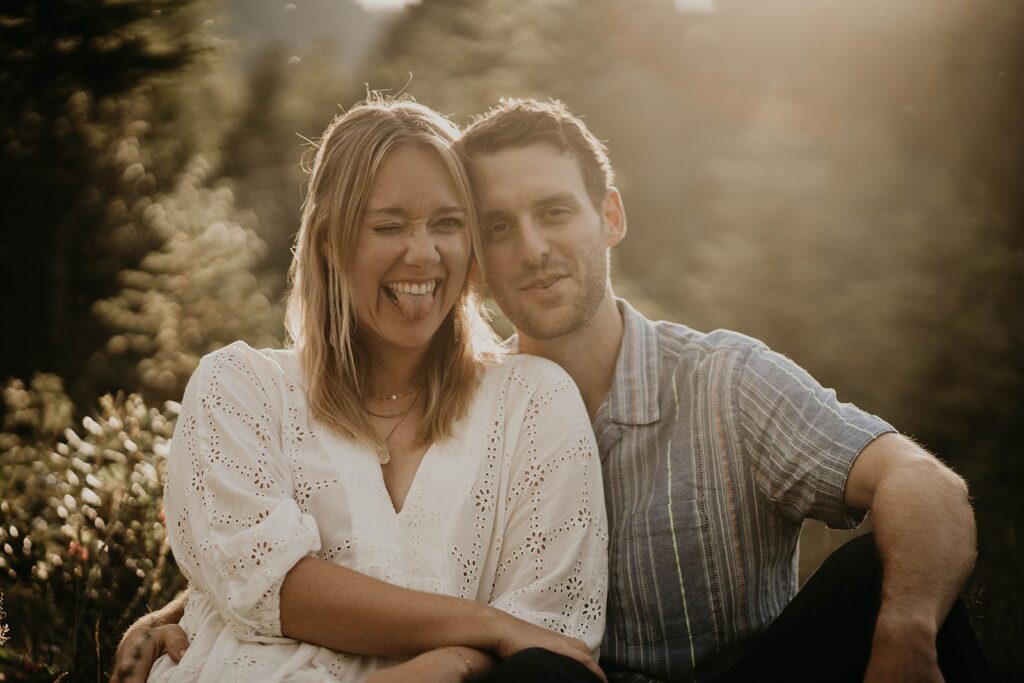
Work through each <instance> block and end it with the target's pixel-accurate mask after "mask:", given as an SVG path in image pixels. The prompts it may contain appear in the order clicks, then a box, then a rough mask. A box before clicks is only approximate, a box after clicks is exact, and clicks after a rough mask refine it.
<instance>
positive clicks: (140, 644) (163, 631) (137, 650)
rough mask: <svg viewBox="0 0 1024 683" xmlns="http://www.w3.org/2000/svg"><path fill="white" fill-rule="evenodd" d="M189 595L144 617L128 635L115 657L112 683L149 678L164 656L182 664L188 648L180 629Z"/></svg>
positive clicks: (131, 628) (129, 629)
mask: <svg viewBox="0 0 1024 683" xmlns="http://www.w3.org/2000/svg"><path fill="white" fill-rule="evenodd" d="M187 599H188V591H187V590H186V591H184V592H182V593H181V594H180V595H178V596H177V597H176V598H174V600H171V601H170V602H169V603H167V604H166V605H164V606H163V607H162V608H161V609H159V610H157V611H156V612H150V613H149V614H147V615H146V616H144V617H142V618H141V619H139V620H138V621H136V622H135V623H134V624H132V625H131V626H130V627H128V630H127V631H126V632H125V634H124V637H123V638H121V642H120V644H118V646H117V654H115V655H114V674H113V675H112V676H111V677H110V682H111V683H136V682H140V683H141V682H142V681H145V680H146V679H147V678H148V677H149V670H150V669H152V668H153V662H155V661H156V660H157V659H158V658H159V657H160V656H161V655H163V654H167V655H170V657H171V659H173V660H174V662H175V663H177V662H179V661H181V657H182V655H184V654H185V650H186V648H188V638H186V637H185V631H183V630H182V629H181V627H180V626H178V622H179V621H181V617H182V615H183V614H184V613H185V601H186V600H187Z"/></svg>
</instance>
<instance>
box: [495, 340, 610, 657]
mask: <svg viewBox="0 0 1024 683" xmlns="http://www.w3.org/2000/svg"><path fill="white" fill-rule="evenodd" d="M533 360H538V359H533ZM516 426H517V427H518V436H517V438H516V439H515V440H514V441H512V440H510V441H509V442H508V443H509V444H512V445H511V447H512V448H514V453H513V454H512V458H511V467H510V470H509V480H508V481H509V486H508V488H507V493H506V499H505V501H504V509H505V514H504V528H503V534H502V540H501V551H500V553H499V558H498V566H497V568H496V569H497V571H496V573H495V582H494V587H493V591H492V595H491V600H490V604H491V605H492V606H494V607H497V608H499V609H502V610H504V611H506V612H508V613H510V614H512V615H514V616H517V617H520V618H522V619H525V620H526V621H529V622H531V623H534V624H537V625H538V626H543V627H545V628H548V629H550V630H553V631H557V632H560V633H564V634H566V635H568V636H571V637H574V638H579V639H580V640H582V641H583V642H585V643H586V644H587V646H588V647H589V648H590V649H591V650H593V651H595V652H596V650H597V648H598V645H599V644H600V642H601V638H602V636H603V634H604V622H605V599H606V595H607V590H608V531H607V519H606V513H605V508H604V489H603V487H602V483H601V463H600V460H599V459H598V456H597V446H596V443H595V441H594V433H593V431H592V429H591V427H590V419H589V417H588V416H587V411H586V407H585V406H584V405H583V400H582V398H581V397H580V394H579V391H578V389H577V388H576V385H575V384H574V383H573V382H572V380H571V379H570V378H569V376H568V375H566V374H565V372H564V371H563V370H561V368H558V367H557V366H554V365H553V364H548V363H546V362H545V367H544V369H543V372H542V374H541V376H540V377H539V380H538V382H537V383H536V385H535V387H534V389H533V391H532V394H531V396H530V398H529V402H528V403H527V406H526V413H525V418H524V419H523V421H522V423H521V425H516Z"/></svg>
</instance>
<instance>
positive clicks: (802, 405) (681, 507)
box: [151, 101, 984, 681]
mask: <svg viewBox="0 0 1024 683" xmlns="http://www.w3.org/2000/svg"><path fill="white" fill-rule="evenodd" d="M459 144H460V146H461V148H462V152H463V155H464V156H465V158H466V159H467V163H468V164H469V167H470V172H471V177H472V178H473V181H474V189H475V191H476V193H477V195H478V199H479V208H480V214H481V231H482V244H483V252H484V266H485V274H486V279H487V282H488V285H489V286H490V288H491V291H492V292H493V294H494V297H495V299H496V300H497V302H498V304H499V305H500V306H501V308H502V310H503V311H504V312H505V314H506V315H507V316H508V318H509V319H510V320H511V321H512V323H513V324H514V325H515V327H516V330H517V333H518V334H517V337H516V338H515V339H514V340H513V341H512V344H513V345H516V346H518V350H519V351H521V352H523V353H531V354H535V355H539V356H544V357H546V358H549V359H551V360H553V361H555V362H557V363H559V364H560V365H561V366H562V367H563V368H565V370H566V371H567V372H568V373H569V374H570V375H571V376H572V378H573V379H574V380H575V381H576V383H577V385H578V386H579V389H580V392H581V394H582V396H583V399H584V402H585V403H586V405H587V408H588V410H589V412H590V414H591V418H592V420H593V424H594V430H595V433H596V436H597V439H598V446H599V449H600V451H601V459H602V467H603V472H604V478H605V489H606V501H607V505H608V513H609V530H610V534H611V538H610V582H611V587H610V591H609V598H608V627H607V633H606V636H605V642H604V644H603V646H602V658H601V665H602V667H603V668H604V669H605V671H606V673H607V675H608V677H609V679H610V680H614V681H650V680H687V679H695V680H712V679H717V678H721V677H723V676H725V675H726V674H727V672H729V671H730V670H731V671H732V673H731V676H732V677H733V678H734V679H737V680H741V679H746V678H753V677H757V678H759V679H768V680H780V679H808V678H817V679H829V680H833V679H840V678H844V677H850V678H851V679H858V680H859V679H861V678H866V679H867V680H877V681H882V680H885V681H889V680H934V681H938V680H942V677H943V672H944V671H940V666H939V662H940V655H939V652H938V649H937V645H936V642H937V640H940V641H941V642H942V644H943V649H951V650H954V651H957V650H958V648H959V649H960V650H961V651H958V652H955V653H954V654H951V655H949V656H948V657H945V655H944V658H945V659H947V660H949V662H960V661H961V660H962V659H963V658H964V657H965V656H970V655H964V654H963V652H962V650H963V648H964V647H966V648H967V650H969V651H970V652H971V653H974V654H977V653H976V652H975V650H976V645H974V644H972V643H973V641H972V634H970V633H969V630H968V631H967V632H966V635H965V634H964V633H963V630H964V629H966V626H964V624H965V616H964V615H963V613H962V607H958V611H957V613H956V619H955V621H956V625H954V626H953V627H950V625H949V623H948V622H947V624H946V626H945V627H944V626H943V623H944V621H945V620H946V615H947V613H949V610H950V608H951V606H952V605H953V604H954V601H955V600H956V595H957V592H958V590H959V589H960V587H961V586H962V584H963V582H964V581H965V579H966V577H967V575H968V574H969V572H970V569H971V567H972V564H973V560H974V554H975V539H974V522H973V515H972V512H971V508H970V505H969V502H968V494H967V488H966V486H965V484H964V482H963V481H962V480H961V479H960V478H959V477H958V476H957V475H956V474H954V473H953V472H952V471H950V470H949V469H947V468H946V467H944V466H943V465H942V464H941V463H939V462H938V461H937V460H936V459H935V458H934V457H933V456H931V455H929V454H928V453H926V452H925V451H924V450H923V449H921V448H920V447H919V446H917V445H916V444H914V443H913V442H911V441H910V440H908V439H906V438H904V437H902V436H899V435H898V434H896V433H895V431H894V430H893V428H892V427H891V426H889V425H888V424H887V423H885V422H884V421H882V420H881V419H879V418H877V417H875V416H872V415H869V414H867V413H864V412H863V411H860V410H858V409H857V408H855V407H854V406H851V405H849V404H843V403H840V402H838V401H837V400H836V397H835V394H834V392H832V391H831V390H828V389H824V388H822V387H821V386H820V385H819V384H818V383H817V382H815V381H814V379H813V378H811V377H810V376H809V375H808V374H807V373H806V372H804V371H803V370H802V369H801V368H799V367H798V366H796V365H795V364H794V363H792V362H791V361H789V360H788V359H787V358H785V357H784V356H781V355H778V354H776V353H773V352H772V351H770V350H769V349H767V348H766V347H765V346H764V345H763V344H761V343H760V342H757V341H756V340H753V339H750V338H748V337H744V336H743V335H740V334H737V333H734V332H727V331H717V332H714V333H711V334H701V333H698V332H696V331H693V330H691V329H689V328H686V327H684V326H682V325H675V324H671V323H652V322H651V321H649V320H647V319H645V318H644V317H643V316H641V315H640V314H639V313H637V312H636V311H635V310H634V309H633V308H632V307H630V306H629V304H628V303H626V302H625V301H622V300H616V299H615V297H614V295H613V293H612V289H611V286H610V280H609V265H608V264H609V250H610V248H611V247H613V246H615V245H616V244H617V243H618V242H619V241H621V240H622V239H623V237H624V236H625V233H626V214H625V209H624V206H623V201H622V198H621V196H620V194H619V192H618V191H617V190H616V189H615V187H614V185H613V174H612V169H611V166H610V163H609V161H608V158H607V154H606V150H605V149H604V147H603V145H602V144H601V143H600V142H598V141H597V139H596V138H595V137H594V136H593V135H592V134H591V133H590V131H588V130H587V129H586V127H585V126H584V125H583V123H582V122H581V121H580V120H579V119H578V118H576V117H574V116H572V115H571V114H570V113H569V112H568V111H567V110H565V108H564V107H562V106H561V105H560V104H558V103H538V102H533V101H507V102H503V103H502V104H501V105H500V106H498V107H496V108H494V109H492V110H491V111H489V112H488V113H487V114H485V115H483V116H482V117H480V118H478V119H477V120H476V121H474V122H473V124H471V125H470V126H469V128H468V129H467V130H466V131H465V133H464V136H463V138H462V140H461V141H460V143H459ZM865 511H870V512H871V513H872V518H873V520H874V527H875V531H874V541H875V544H877V558H880V565H881V566H880V567H879V566H878V560H877V559H876V556H875V555H874V544H872V543H871V542H870V541H868V542H861V544H860V548H858V549H854V550H851V551H848V552H847V553H846V554H844V555H837V556H836V558H835V560H834V561H833V562H831V563H829V567H827V568H826V569H825V570H823V571H821V572H819V574H818V576H816V577H815V579H812V581H811V582H809V584H808V586H807V587H805V590H804V591H803V592H802V593H801V596H800V597H798V598H797V599H796V600H793V597H794V594H795V592H796V562H795V553H796V547H797V540H798V537H799V532H800V527H801V524H802V521H803V520H804V519H805V518H807V517H813V518H817V519H823V520H825V521H826V522H828V523H830V524H831V525H833V526H843V527H850V526H853V525H855V524H857V523H858V522H859V521H860V520H861V519H862V518H863V516H864V513H865ZM865 558H866V559H865ZM791 601H792V604H791ZM787 606H788V607H787ZM780 615H781V616H780ZM773 622H774V623H773ZM154 623H159V621H156V622H154ZM164 629H165V630H163V631H160V632H159V636H160V637H159V638H157V639H155V640H152V641H151V642H152V644H153V647H154V648H157V647H162V646H167V643H168V642H171V641H169V640H167V639H168V638H171V637H179V636H178V634H177V633H175V632H174V631H173V627H164ZM940 629H942V635H941V637H940ZM957 629H960V632H959V635H960V636H962V637H959V638H958V637H957V636H956V635H954V636H950V635H948V634H949V633H950V632H953V631H956V630H957ZM175 642H180V641H175ZM949 642H954V645H953V646H950V647H946V646H947V645H948V643H949ZM963 642H966V643H967V645H962V643H963ZM972 647H973V648H974V650H971V648H972ZM978 661H980V662H981V663H980V664H976V666H983V664H984V662H983V660H978ZM959 665H960V664H956V663H954V664H949V663H947V662H944V666H945V668H946V670H945V673H947V675H949V672H950V671H953V672H954V674H955V671H956V666H959ZM822 667H827V668H822ZM865 668H866V674H865Z"/></svg>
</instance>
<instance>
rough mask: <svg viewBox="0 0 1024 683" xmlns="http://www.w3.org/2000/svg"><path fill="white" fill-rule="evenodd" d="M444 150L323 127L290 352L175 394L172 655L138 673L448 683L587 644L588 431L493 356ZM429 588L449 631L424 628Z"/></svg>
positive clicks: (371, 104) (254, 355) (268, 353)
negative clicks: (517, 654) (177, 605)
mask: <svg viewBox="0 0 1024 683" xmlns="http://www.w3.org/2000/svg"><path fill="white" fill-rule="evenodd" d="M456 136H457V130H456V129H455V128H454V127H453V126H452V125H451V124H450V123H449V122H447V121H446V120H445V119H443V117H441V116H440V115H438V114H437V113H435V112H433V111H431V110H429V109H427V108H426V107H423V106H421V105H418V104H415V103H413V102H410V101H392V100H383V99H381V98H373V99H371V101H368V102H367V103H364V104H362V105H360V106H357V107H355V108H353V109H352V110H350V111H349V112H348V113H346V114H344V115H342V116H340V117H338V118H337V119H335V121H334V122H332V124H331V125H330V126H329V127H328V129H327V131H326V133H325V135H324V137H323V139H322V141H321V142H320V144H319V147H318V151H317V155H316V160H315V162H314V165H313V169H312V173H311V177H310V183H309V191H308V196H307V200H306V203H305V207H304V213H303V222H302V227H301V230H300V232H299V236H298V245H297V249H296V252H295V258H294V261H293V266H292V285H293V289H292V292H291V295H290V298H289V302H288V327H289V333H290V337H291V339H292V342H293V344H292V345H291V348H288V349H285V350H278V351H274V350H260V351H256V350H254V349H252V348H250V347H248V346H247V345H245V344H243V343H241V342H237V343H235V344H232V345H230V346H228V347H226V348H224V349H221V350H219V351H216V352H214V353H212V354H210V355H208V356H206V357H205V358H204V359H203V361H202V362H201V363H200V366H199V368H198V369H197V370H196V372H195V374H194V376H193V377H192V379H191V381H190V382H189V385H188V388H187V390H186V392H185V397H184V399H183V402H182V411H181V415H180V417H179V419H178V424H177V428H176V433H175V437H174V441H173V445H172V448H171V455H170V457H169V460H168V468H167V481H166V490H165V509H166V514H167V524H168V534H169V537H170V540H171V544H172V547H173V550H174V554H175V558H176V559H177V561H178V564H179V566H180V567H181V569H182V571H183V572H184V573H185V574H186V575H187V576H188V578H189V582H190V584H191V585H192V591H191V593H190V596H189V600H188V604H187V607H186V610H185V615H184V618H183V619H182V622H181V625H182V627H183V628H184V629H185V630H186V632H187V633H188V634H189V640H190V642H191V645H190V646H189V649H188V650H187V652H186V654H185V656H184V657H183V658H182V659H181V661H180V662H179V663H177V664H176V663H175V662H173V661H171V660H170V659H169V658H168V657H163V658H162V659H161V660H159V661H158V662H157V664H156V665H155V666H154V668H153V670H152V672H151V674H150V680H154V681H177V680H197V679H199V680H217V681H223V680H234V679H245V680H248V681H256V680H259V681H265V680H325V679H326V680H341V681H359V680H364V679H366V678H367V677H369V676H371V675H373V674H375V672H376V678H377V679H378V680H387V679H389V678H391V679H392V680H400V679H401V678H402V676H403V675H407V677H408V678H418V679H421V680H430V679H431V678H433V679H435V680H458V679H460V678H463V677H469V676H472V675H475V674H479V673H481V672H482V671H484V670H486V669H488V668H489V667H491V666H493V663H494V662H493V660H492V658H491V657H490V656H489V655H488V654H486V653H485V652H482V650H486V649H492V650H493V649H497V650H503V649H504V650H506V653H507V651H514V650H515V649H517V648H518V647H519V646H520V645H523V644H531V643H532V644H540V645H550V646H551V648H552V649H555V650H561V651H563V652H568V651H571V650H572V648H573V647H574V644H573V643H572V641H570V640H569V638H578V639H580V640H582V641H583V642H584V643H585V644H586V647H587V648H589V649H590V650H594V649H595V648H596V647H597V645H598V643H599V641H600V638H601V634H602V630H603V621H604V597H605V591H606V586H607V576H606V572H607V570H606V558H605V546H606V540H607V539H606V531H605V521H604V504H603V495H602V489H601V484H600V467H599V463H598V462H597V459H596V455H595V453H596V449H595V446H594V442H593V435H592V433H591V431H590V423H589V420H588V418H587V414H586V410H585V408H584V406H583V403H582V401H581V399H580V397H579V394H578V392H577V390H576V388H575V385H574V384H573V383H572V381H571V380H570V379H569V377H568V376H567V375H566V374H565V373H564V372H563V371H562V370H561V369H560V368H558V367H557V366H556V365H554V364H552V363H549V362H547V361H544V360H541V359H538V358H533V357H529V356H515V357H509V358H505V359H503V358H502V357H501V354H500V353H499V350H498V347H497V345H496V344H495V343H494V340H493V337H492V336H491V333H490V331H489V330H488V328H487V326H486V323H485V322H484V320H483V319H482V317H481V315H480V309H479V306H478V303H477V301H476V300H475V297H474V296H473V293H472V290H471V287H470V285H469V282H468V281H469V273H470V270H471V269H472V268H473V267H474V266H473V265H472V264H473V263H474V261H473V258H472V253H473V250H474V245H475V242H476V239H477V238H476V232H475V230H474V227H475V211H474V207H473V200H472V196H471V193H470V190H469V183H468V181H467V178H466V175H465V172H464V170H463V168H462V167H461V165H460V163H459V161H458V158H457V157H456V155H455V153H454V151H453V150H452V142H453V141H454V139H455V137H456ZM378 580H379V581H378ZM381 582H385V583H381ZM388 584H390V585H388ZM396 586H397V587H399V588H396ZM403 589H412V590H403ZM427 593H433V594H439V595H445V596H451V600H452V601H453V602H451V603H444V605H445V610H443V613H445V614H448V615H451V614H459V615H460V616H459V617H458V618H456V619H445V620H443V621H440V620H435V621H436V622H437V623H433V622H431V621H430V614H432V613H433V612H432V610H433V609H434V608H435V607H436V606H437V604H438V603H437V599H436V598H434V597H433V596H431V597H430V599H425V598H424V596H425V594H427ZM457 599H461V600H457ZM484 605H489V607H484ZM495 608H497V609H495ZM538 627H543V628H544V629H546V630H541V629H540V628H538ZM553 632H558V633H561V634H566V635H565V636H561V635H556V634H555V633H553ZM300 641H301V642H300ZM496 643H505V644H509V643H516V644H513V645H509V646H508V647H499V646H496ZM456 646H459V647H456ZM428 650H429V652H427V654H424V655H422V656H420V657H416V658H415V659H413V660H411V661H409V662H407V663H405V664H401V665H398V666H396V664H398V662H400V661H401V657H398V655H403V654H410V653H413V652H420V651H428ZM343 652H347V653H353V652H359V653H363V654H362V655H355V654H342V653H343ZM389 655H390V656H389ZM581 659H585V657H581ZM387 667H393V668H390V669H389V668H387Z"/></svg>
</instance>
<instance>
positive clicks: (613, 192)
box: [601, 187, 626, 247]
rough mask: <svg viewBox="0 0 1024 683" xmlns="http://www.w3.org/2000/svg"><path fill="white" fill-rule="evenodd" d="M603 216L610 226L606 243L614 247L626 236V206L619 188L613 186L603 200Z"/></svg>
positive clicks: (605, 222)
mask: <svg viewBox="0 0 1024 683" xmlns="http://www.w3.org/2000/svg"><path fill="white" fill-rule="evenodd" d="M601 217H602V218H604V224H605V225H606V226H607V227H608V231H607V232H608V234H607V235H606V236H605V243H606V244H607V245H608V246H609V247H614V246H615V245H616V244H618V243H619V242H621V241H622V238H623V237H625V236H626V207H624V206H623V205H622V195H621V194H619V190H618V188H615V187H612V188H610V189H609V190H608V194H606V195H605V196H604V201H603V202H601Z"/></svg>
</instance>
